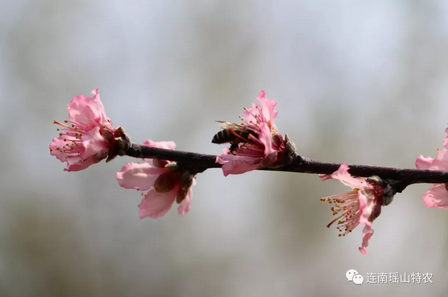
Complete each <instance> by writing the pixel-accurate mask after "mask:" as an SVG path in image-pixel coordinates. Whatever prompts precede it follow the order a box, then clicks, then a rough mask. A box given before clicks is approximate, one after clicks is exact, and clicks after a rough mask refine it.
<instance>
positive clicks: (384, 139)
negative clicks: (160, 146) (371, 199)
mask: <svg viewBox="0 0 448 297" xmlns="http://www.w3.org/2000/svg"><path fill="white" fill-rule="evenodd" d="M447 16H448V2H446V1H443V0H438V1H436V0H432V1H386V0H384V1H329V0H327V1H315V0H309V1H292V0H289V1H264V0H263V1H166V0H165V1H131V2H129V1H128V2H125V1H116V0H111V1H98V0H97V1H70V2H66V1H56V0H42V1H31V0H14V1H8V0H6V1H5V0H4V1H2V9H1V10H0V55H1V58H0V91H1V96H0V104H1V107H0V118H1V126H0V135H1V138H2V146H1V152H2V153H1V154H0V164H1V167H0V189H1V197H0V296H215V297H219V296H235V297H239V296H342V295H344V296H354V295H355V294H356V295H358V294H363V296H378V294H385V296H392V295H394V296H404V295H405V296H422V295H423V294H426V295H430V296H446V291H447V289H448V284H447V283H446V267H447V264H448V254H447V252H446V251H447V250H448V233H447V232H446V226H447V224H448V212H447V211H442V210H439V209H427V208H426V207H425V205H424V204H423V201H422V195H423V193H424V192H425V190H426V189H428V188H429V187H430V185H417V186H412V187H409V188H408V189H407V190H406V191H405V192H404V193H402V194H398V195H396V197H395V200H394V202H393V203H392V204H391V205H389V206H387V207H385V208H383V212H382V215H381V216H380V217H379V218H378V219H377V220H376V221H375V222H374V224H373V228H374V230H375V234H374V236H373V237H372V240H371V242H370V245H369V247H368V252H369V254H368V255H367V256H364V255H362V254H361V253H359V251H358V247H359V246H360V244H361V231H362V229H361V228H357V229H356V230H355V231H354V232H353V233H352V234H350V235H348V236H346V237H345V238H339V237H338V232H337V230H336V229H335V228H334V227H332V228H330V229H327V228H326V227H325V226H326V225H327V223H329V222H330V221H331V220H332V216H331V211H330V206H329V205H328V204H327V203H322V202H320V198H321V197H324V196H329V195H332V194H336V193H340V192H345V191H348V190H349V189H348V188H346V187H344V186H343V185H342V184H340V183H339V182H336V181H327V182H321V181H320V180H319V179H318V177H317V176H316V175H307V174H293V173H274V172H251V173H248V174H244V175H240V176H229V177H227V178H224V177H223V174H222V172H221V171H220V170H216V169H215V170H209V171H207V172H205V173H204V174H200V175H199V176H198V177H197V185H196V187H195V188H194V197H193V202H192V208H191V211H190V213H188V214H187V215H186V216H185V217H182V218H181V217H179V216H178V214H177V211H176V209H175V208H173V209H172V210H171V211H170V212H169V213H168V214H167V215H166V216H164V217H163V218H159V219H156V220H154V219H150V218H145V219H143V220H140V219H139V216H138V207H137V205H138V204H139V203H140V200H141V196H140V195H139V193H138V192H137V191H131V190H125V189H123V188H120V187H119V185H118V183H117V181H116V177H115V173H116V172H117V171H119V170H120V168H121V166H123V165H124V164H125V163H127V162H130V161H135V160H134V159H131V158H127V157H126V158H117V159H116V160H114V161H113V162H111V163H109V164H106V163H104V162H102V163H100V164H98V165H95V166H92V167H90V168H88V169H87V170H85V171H82V172H70V173H68V172H64V171H63V168H65V163H64V164H63V163H61V162H59V161H58V160H57V159H56V158H55V157H52V156H50V154H49V148H48V146H49V144H50V142H51V140H52V138H53V137H56V136H57V131H56V128H57V127H56V126H55V125H53V124H52V122H53V120H54V119H56V120H64V119H67V118H68V114H67V109H66V108H67V104H68V103H69V102H70V100H71V99H72V97H74V96H77V95H80V94H85V95H89V94H90V92H91V90H92V89H94V88H99V91H100V94H101V99H102V102H103V103H104V106H105V107H106V111H107V114H108V116H109V117H110V118H111V119H112V121H113V123H114V125H115V127H118V126H123V127H125V129H126V131H127V132H128V133H129V135H130V136H131V137H132V140H133V141H135V142H139V143H141V142H143V141H145V140H146V139H148V138H150V139H152V140H155V141H161V140H174V141H175V142H176V144H177V148H178V149H181V150H187V151H194V152H201V153H209V154H219V153H220V152H221V148H222V146H217V145H212V144H211V143H210V141H211V139H212V136H213V135H214V134H215V133H216V132H217V131H218V130H219V125H218V124H217V123H216V122H215V121H216V120H225V121H235V122H237V121H238V115H242V114H243V107H244V106H249V105H250V104H251V103H252V102H255V101H256V97H257V95H258V93H259V92H260V90H266V91H267V97H268V98H273V99H276V100H277V101H278V105H277V110H278V111H279V115H278V117H277V122H276V123H277V127H278V128H279V130H280V132H282V133H288V134H289V135H290V137H291V138H292V139H293V140H294V141H295V143H296V145H297V150H298V153H299V154H301V155H303V156H306V157H309V158H313V159H316V160H321V161H328V162H345V163H349V164H350V163H351V164H365V165H378V166H392V167H404V168H413V167H414V162H415V159H416V158H417V156H418V155H419V154H423V155H424V156H435V155H436V149H437V148H438V147H442V142H443V139H444V137H445V133H444V130H445V128H446V126H447V125H446V124H447V122H448V17H447ZM348 269H356V270H357V271H358V272H359V274H361V275H363V276H364V278H366V276H367V273H394V272H398V273H400V274H403V273H408V274H411V273H426V272H429V273H432V275H433V277H432V281H433V283H430V284H405V283H401V284H400V283H399V284H391V283H388V284H376V285H373V284H364V285H358V286H356V285H354V284H353V283H351V282H347V280H346V278H345V273H346V271H347V270H348Z"/></svg>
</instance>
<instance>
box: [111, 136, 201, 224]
mask: <svg viewBox="0 0 448 297" xmlns="http://www.w3.org/2000/svg"><path fill="white" fill-rule="evenodd" d="M143 145H147V146H152V147H158V148H164V149H174V148H175V146H176V145H175V143H174V142H172V141H161V142H155V141H152V140H147V141H145V142H144V143H143ZM145 161H147V163H127V164H125V165H124V166H123V167H122V168H121V170H120V171H119V172H117V180H118V183H119V184H120V186H122V187H123V188H126V189H136V190H139V191H148V190H149V191H148V192H147V193H142V196H143V200H142V202H141V203H140V204H139V205H138V207H139V208H140V218H141V219H143V218H144V217H151V218H158V217H161V216H163V215H165V214H166V213H167V212H168V210H169V209H170V208H171V207H172V205H173V203H174V201H176V202H177V203H179V204H180V205H179V207H178V208H177V210H178V212H179V214H180V215H181V216H183V215H185V214H186V213H187V212H188V211H189V210H190V204H191V199H192V197H193V190H192V188H191V186H193V185H195V184H196V181H195V178H194V176H192V175H191V174H190V173H189V172H188V171H184V172H183V171H180V170H179V168H178V167H177V164H176V162H172V161H166V160H157V159H145Z"/></svg>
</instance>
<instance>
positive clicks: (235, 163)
mask: <svg viewBox="0 0 448 297" xmlns="http://www.w3.org/2000/svg"><path fill="white" fill-rule="evenodd" d="M257 99H258V101H259V102H260V103H261V105H258V104H255V103H252V107H251V108H245V112H244V117H240V118H241V120H242V121H243V123H242V124H241V125H240V126H239V127H240V128H241V130H243V131H247V132H249V136H248V139H245V140H244V141H242V142H243V144H242V145H238V146H237V148H236V149H234V150H231V149H229V148H224V149H223V150H222V155H221V156H218V157H217V158H216V163H219V164H222V165H223V166H222V170H223V172H224V175H225V176H227V175H229V174H241V173H245V172H248V171H251V170H255V169H257V168H258V167H270V166H275V165H276V164H280V163H281V162H282V161H283V159H284V155H285V147H286V142H285V140H284V139H283V137H282V135H281V134H279V132H278V130H277V127H276V125H275V119H276V117H277V114H278V111H276V110H275V106H276V104H277V101H275V100H273V99H266V92H265V91H261V92H260V94H259V95H258V98H257ZM231 124H233V123H231ZM234 125H236V124H234ZM237 126H238V125H237ZM224 128H226V127H225V125H224Z"/></svg>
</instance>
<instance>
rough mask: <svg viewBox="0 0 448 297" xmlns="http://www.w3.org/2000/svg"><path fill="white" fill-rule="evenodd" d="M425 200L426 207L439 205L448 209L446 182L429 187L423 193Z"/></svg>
mask: <svg viewBox="0 0 448 297" xmlns="http://www.w3.org/2000/svg"><path fill="white" fill-rule="evenodd" d="M423 202H424V203H425V205H426V207H428V208H431V207H438V208H440V209H448V191H447V189H446V185H445V184H441V185H437V186H435V187H433V188H432V189H429V190H427V191H426V192H425V195H423Z"/></svg>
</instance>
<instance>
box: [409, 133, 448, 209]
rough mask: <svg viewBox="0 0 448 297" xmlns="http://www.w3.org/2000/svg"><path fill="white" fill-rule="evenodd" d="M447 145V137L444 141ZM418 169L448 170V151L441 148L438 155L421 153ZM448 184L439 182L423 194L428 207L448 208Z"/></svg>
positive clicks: (416, 162) (417, 163)
mask: <svg viewBox="0 0 448 297" xmlns="http://www.w3.org/2000/svg"><path fill="white" fill-rule="evenodd" d="M447 132H448V129H447ZM444 145H446V138H445V141H444ZM415 166H416V167H417V169H422V170H440V171H448V151H447V150H444V149H439V150H438V152H437V157H435V158H434V159H433V158H431V157H426V158H425V157H423V156H422V155H420V156H419V157H418V158H417V160H416V161H415ZM447 186H448V184H437V185H435V186H434V187H433V188H432V189H429V190H427V191H426V192H425V194H424V195H423V202H424V203H425V205H426V207H428V208H431V207H438V208H440V209H448V190H447Z"/></svg>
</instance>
